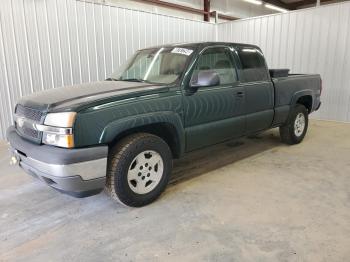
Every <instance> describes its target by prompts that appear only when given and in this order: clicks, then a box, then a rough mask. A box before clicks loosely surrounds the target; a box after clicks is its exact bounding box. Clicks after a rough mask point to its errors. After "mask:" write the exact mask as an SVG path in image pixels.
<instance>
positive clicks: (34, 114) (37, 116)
mask: <svg viewBox="0 0 350 262" xmlns="http://www.w3.org/2000/svg"><path fill="white" fill-rule="evenodd" d="M15 115H16V116H17V117H20V118H24V119H27V120H30V121H33V122H34V123H41V122H42V118H43V115H44V114H43V112H41V111H39V110H37V109H32V108H28V107H25V106H22V105H17V106H16V110H15ZM15 128H16V129H17V132H18V133H19V134H20V135H21V136H23V137H25V138H27V139H29V140H32V141H33V142H36V143H40V141H41V136H42V132H40V131H38V130H36V129H34V128H31V127H28V126H25V125H24V126H23V125H21V124H20V123H19V122H18V123H17V120H16V122H15Z"/></svg>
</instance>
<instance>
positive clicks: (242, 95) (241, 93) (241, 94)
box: [236, 91, 244, 97]
mask: <svg viewBox="0 0 350 262" xmlns="http://www.w3.org/2000/svg"><path fill="white" fill-rule="evenodd" d="M236 95H237V97H244V92H241V91H239V92H237V93H236Z"/></svg>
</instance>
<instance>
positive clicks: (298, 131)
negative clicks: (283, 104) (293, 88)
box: [280, 104, 309, 145]
mask: <svg viewBox="0 0 350 262" xmlns="http://www.w3.org/2000/svg"><path fill="white" fill-rule="evenodd" d="M308 124H309V114H308V111H307V109H306V107H305V106H303V105H300V104H297V105H295V107H294V108H293V109H292V112H291V114H290V116H289V117H288V120H287V123H286V124H285V125H283V126H281V127H280V136H281V140H282V142H284V143H286V144H288V145H295V144H299V143H300V142H301V141H303V139H304V137H305V135H306V132H307V128H308Z"/></svg>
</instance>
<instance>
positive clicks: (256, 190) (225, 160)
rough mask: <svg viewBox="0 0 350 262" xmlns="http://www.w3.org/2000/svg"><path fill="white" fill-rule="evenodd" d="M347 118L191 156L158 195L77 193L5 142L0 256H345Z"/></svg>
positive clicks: (349, 223)
mask: <svg viewBox="0 0 350 262" xmlns="http://www.w3.org/2000/svg"><path fill="white" fill-rule="evenodd" d="M349 134H350V124H342V123H335V122H325V121H312V123H311V125H310V128H309V133H308V135H307V136H306V138H305V140H304V141H303V143H301V144H300V145H296V146H286V145H284V144H281V143H280V139H279V135H278V130H272V131H268V132H266V133H263V134H261V135H259V136H257V137H253V138H249V139H242V140H239V141H236V142H229V143H226V144H222V145H218V146H215V147H211V148H207V149H204V150H201V151H197V152H194V153H191V154H189V155H187V156H186V157H185V158H184V159H182V160H180V161H176V162H175V170H174V173H173V180H172V182H171V184H170V185H169V187H168V189H167V190H166V191H165V193H164V194H163V195H162V196H161V198H160V199H159V200H158V201H156V202H155V203H153V204H151V205H149V206H147V207H144V208H139V209H136V208H127V207H124V206H121V205H120V204H117V203H115V202H113V201H111V200H110V199H109V198H108V197H107V196H106V195H105V194H99V195H97V196H93V197H89V198H85V199H75V198H71V197H69V196H66V195H62V194H60V193H58V192H56V191H54V190H52V189H50V188H49V187H47V186H46V185H43V184H42V183H41V182H39V181H36V180H34V179H33V178H31V177H30V176H28V175H26V174H25V173H24V172H22V171H21V170H19V168H17V167H12V166H9V164H8V163H9V157H8V154H7V148H6V146H5V145H4V144H3V145H2V146H0V261H13V260H16V261H17V260H18V261H63V260H65V261H180V259H181V260H182V261H349V259H350V138H349Z"/></svg>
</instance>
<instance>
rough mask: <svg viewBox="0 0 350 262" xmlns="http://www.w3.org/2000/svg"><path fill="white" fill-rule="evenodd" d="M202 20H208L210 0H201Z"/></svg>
mask: <svg viewBox="0 0 350 262" xmlns="http://www.w3.org/2000/svg"><path fill="white" fill-rule="evenodd" d="M203 6H204V12H205V13H204V21H206V22H210V0H203Z"/></svg>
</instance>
